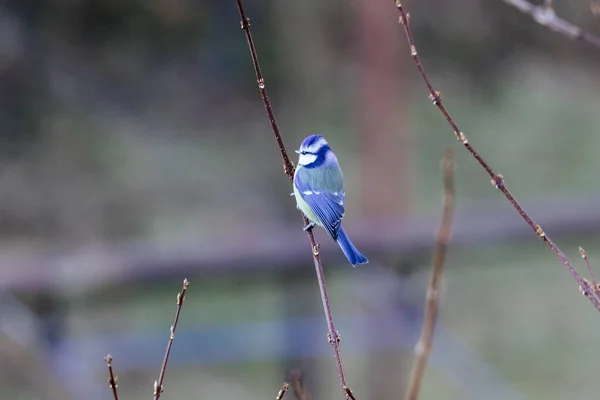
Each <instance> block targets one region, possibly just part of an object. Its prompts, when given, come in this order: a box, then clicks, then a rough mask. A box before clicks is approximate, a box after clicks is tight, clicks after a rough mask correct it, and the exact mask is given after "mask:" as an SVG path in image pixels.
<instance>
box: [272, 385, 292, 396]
mask: <svg viewBox="0 0 600 400" xmlns="http://www.w3.org/2000/svg"><path fill="white" fill-rule="evenodd" d="M289 388H290V384H289V383H287V382H285V383H284V384H283V387H282V388H281V390H280V391H279V393H277V397H275V400H281V399H283V396H285V394H286V393H287V391H288V389H289Z"/></svg>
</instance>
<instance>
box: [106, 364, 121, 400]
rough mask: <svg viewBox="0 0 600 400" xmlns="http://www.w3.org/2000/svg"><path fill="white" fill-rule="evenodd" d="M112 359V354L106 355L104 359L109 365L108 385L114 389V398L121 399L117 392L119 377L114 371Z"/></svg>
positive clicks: (115, 399)
mask: <svg viewBox="0 0 600 400" xmlns="http://www.w3.org/2000/svg"><path fill="white" fill-rule="evenodd" d="M112 360H113V358H112V356H111V355H110V354H107V355H106V357H104V361H106V365H107V366H108V387H110V388H111V390H112V393H113V398H114V400H119V394H118V393H117V386H118V384H117V381H118V379H119V378H118V377H117V376H115V374H114V372H113V367H112Z"/></svg>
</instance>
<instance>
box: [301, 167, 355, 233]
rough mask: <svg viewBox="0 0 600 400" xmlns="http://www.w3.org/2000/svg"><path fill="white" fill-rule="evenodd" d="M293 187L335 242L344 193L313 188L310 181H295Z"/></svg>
mask: <svg viewBox="0 0 600 400" xmlns="http://www.w3.org/2000/svg"><path fill="white" fill-rule="evenodd" d="M294 185H296V188H297V189H298V192H300V196H301V197H302V199H303V200H304V201H305V202H306V204H308V206H309V207H310V209H311V210H312V211H313V212H314V213H315V215H316V216H317V217H318V218H319V220H320V222H321V224H322V225H323V227H324V228H325V230H326V231H327V233H329V236H331V237H332V238H333V240H337V238H338V231H339V229H340V225H341V222H342V217H343V216H344V192H343V188H342V191H330V190H326V189H324V188H320V187H315V185H314V184H311V180H310V179H295V180H294Z"/></svg>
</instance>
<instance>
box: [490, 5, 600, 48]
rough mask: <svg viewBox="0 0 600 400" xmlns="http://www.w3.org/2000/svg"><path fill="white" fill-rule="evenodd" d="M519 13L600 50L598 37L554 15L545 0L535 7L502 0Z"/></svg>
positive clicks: (599, 38)
mask: <svg viewBox="0 0 600 400" xmlns="http://www.w3.org/2000/svg"><path fill="white" fill-rule="evenodd" d="M502 1H503V2H505V3H506V4H509V5H511V6H513V7H515V8H517V9H518V10H519V11H521V12H523V13H525V14H528V15H529V16H531V18H533V20H534V21H535V22H537V23H538V24H540V25H543V26H545V27H546V28H548V29H550V30H553V31H554V32H558V33H560V34H562V35H564V36H566V37H568V38H570V39H573V40H577V41H583V42H587V43H589V44H591V45H593V46H596V47H598V48H600V37H598V36H595V35H592V34H591V33H588V32H586V31H584V30H583V29H581V28H580V27H578V26H577V25H573V24H572V23H570V22H568V21H565V20H564V19H562V18H560V17H559V16H558V15H556V12H555V11H554V8H553V7H552V1H549V0H545V1H544V4H541V5H535V4H531V3H530V2H528V1H526V0H502Z"/></svg>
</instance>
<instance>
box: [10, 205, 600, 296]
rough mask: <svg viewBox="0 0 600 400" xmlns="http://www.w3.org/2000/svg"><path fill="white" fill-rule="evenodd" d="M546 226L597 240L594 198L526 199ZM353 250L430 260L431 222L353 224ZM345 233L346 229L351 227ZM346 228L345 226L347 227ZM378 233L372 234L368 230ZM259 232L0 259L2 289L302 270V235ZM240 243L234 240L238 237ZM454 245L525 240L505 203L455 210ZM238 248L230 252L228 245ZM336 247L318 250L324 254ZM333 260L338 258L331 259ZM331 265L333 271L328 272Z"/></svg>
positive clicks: (434, 221) (272, 229) (599, 225)
mask: <svg viewBox="0 0 600 400" xmlns="http://www.w3.org/2000/svg"><path fill="white" fill-rule="evenodd" d="M523 204H524V206H525V207H526V208H532V209H534V210H535V216H536V217H537V218H539V219H541V220H544V221H545V226H546V229H547V231H549V232H552V233H553V234H558V235H573V234H589V233H593V232H600V214H599V213H598V204H600V194H597V195H588V196H585V197H573V196H569V197H554V198H552V197H549V196H544V197H543V198H530V199H529V201H526V202H524V203H523ZM355 223H356V224H357V225H358V226H361V227H363V228H364V229H356V230H355V231H356V233H355V237H356V239H354V238H353V239H354V240H355V242H356V243H357V244H360V247H361V248H365V251H366V252H369V253H372V254H377V253H384V254H385V253H393V254H401V253H408V252H412V253H415V252H416V253H422V254H423V258H424V259H425V257H428V256H429V254H431V251H432V248H433V245H434V241H433V237H432V232H433V231H434V230H435V227H436V226H437V225H438V223H439V218H438V217H436V216H422V217H419V216H411V217H407V218H403V219H390V220H387V221H368V220H367V221H356V222H355ZM350 225H351V224H350ZM350 225H349V226H350ZM374 227H376V228H377V229H374ZM251 228H252V230H253V231H256V230H260V231H263V232H265V233H264V234H263V235H261V236H260V237H259V236H256V235H251V234H249V233H248V232H245V231H244V230H243V227H240V228H239V229H238V230H237V233H235V234H234V233H231V234H229V235H228V236H227V237H218V236H217V237H214V238H212V239H211V240H206V239H203V240H196V238H194V237H190V238H188V239H187V240H180V241H178V242H177V243H173V244H169V245H167V244H162V243H157V242H152V241H146V242H129V243H124V244H115V245H105V246H101V247H98V246H96V247H82V248H72V249H49V250H40V251H29V252H27V253H18V254H14V255H12V256H11V255H9V253H8V252H6V251H5V252H3V253H1V254H0V266H1V267H0V289H9V288H12V289H16V290H21V291H28V290H33V291H35V290H58V291H65V290H71V291H74V290H81V291H82V292H83V291H89V290H94V289H95V288H96V289H101V288H103V287H105V286H106V285H115V284H127V283H130V282H135V281H139V280H140V279H144V280H153V279H158V278H164V277H176V276H181V275H189V274H200V273H201V274H213V275H216V274H229V273H239V272H244V271H246V272H252V271H256V270H259V269H264V270H269V269H275V268H276V269H278V270H281V268H291V269H292V268H301V267H304V266H305V264H304V260H305V256H306V247H305V246H306V245H305V244H303V243H302V242H301V241H300V240H299V239H301V238H302V235H303V232H302V231H301V230H300V229H293V228H290V227H288V226H269V227H265V228H260V227H256V226H252V227H251ZM236 235H239V236H236ZM452 237H453V239H452V241H453V243H454V245H455V246H458V245H461V244H474V243H485V242H492V241H495V242H499V241H509V242H514V243H522V242H523V240H524V239H527V238H528V237H530V233H529V232H527V231H526V230H523V229H522V220H521V219H520V218H519V216H518V215H515V214H514V211H513V210H512V209H511V208H510V205H509V204H507V203H504V202H489V201H483V202H479V203H472V202H461V204H460V205H459V206H458V207H457V210H456V214H455V223H454V228H453V236H452ZM231 242H235V243H243V245H240V246H236V247H235V248H232V247H231V246H230V245H229V243H231ZM333 245H335V244H332V243H329V242H328V241H325V242H323V248H327V246H333ZM331 255H332V257H343V255H341V253H338V252H331ZM333 266H334V265H333V264H332V267H333Z"/></svg>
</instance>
